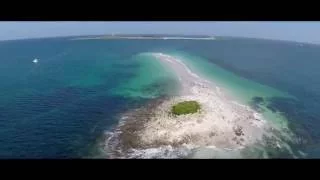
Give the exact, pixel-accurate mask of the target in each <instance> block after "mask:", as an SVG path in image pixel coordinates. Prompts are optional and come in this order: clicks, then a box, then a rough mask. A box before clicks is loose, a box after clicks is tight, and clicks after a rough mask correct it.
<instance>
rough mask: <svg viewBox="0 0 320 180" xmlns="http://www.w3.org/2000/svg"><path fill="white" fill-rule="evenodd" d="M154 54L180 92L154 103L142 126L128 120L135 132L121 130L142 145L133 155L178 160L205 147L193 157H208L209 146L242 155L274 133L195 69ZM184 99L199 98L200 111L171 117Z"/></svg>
mask: <svg viewBox="0 0 320 180" xmlns="http://www.w3.org/2000/svg"><path fill="white" fill-rule="evenodd" d="M152 55H153V56H155V57H156V58H157V60H159V61H161V62H162V63H164V64H165V65H166V66H167V67H168V68H170V69H172V70H173V72H175V73H176V75H177V76H178V79H179V81H180V86H181V88H180V93H179V96H176V97H173V98H170V99H167V100H165V101H163V102H161V103H160V104H159V105H156V107H152V108H153V112H154V113H153V115H152V116H150V117H149V119H148V120H144V119H141V118H143V117H140V116H139V120H138V121H136V122H139V123H142V124H139V123H136V124H139V125H136V124H135V125H132V124H131V125H128V124H126V123H124V125H125V126H127V127H129V126H132V127H133V126H134V128H131V129H134V130H132V133H131V132H130V133H129V132H128V131H129V129H130V128H127V129H125V130H122V131H124V132H123V133H127V135H126V138H127V137H130V138H129V139H131V138H132V139H134V140H133V141H138V143H137V144H139V147H138V148H131V150H130V152H131V153H132V154H131V155H130V157H133V158H150V157H151V158H152V157H157V158H159V157H161V158H168V157H173V158H177V156H175V155H176V154H178V153H180V154H183V153H185V156H190V155H187V154H188V152H190V151H188V150H192V149H202V150H203V152H204V153H205V154H207V155H204V154H203V153H202V154H201V153H200V154H199V153H195V155H194V157H195V158H197V157H199V158H203V157H205V158H210V157H208V156H210V155H208V154H210V153H212V152H210V151H207V150H208V149H215V150H216V152H215V153H216V155H217V153H222V154H224V156H229V155H230V156H232V155H231V154H228V153H227V155H226V154H225V151H233V152H232V153H233V154H234V153H235V154H237V155H235V156H236V157H238V158H239V157H240V155H239V151H238V150H241V149H243V148H245V147H248V146H250V145H254V144H255V143H258V142H261V141H262V138H263V136H264V135H266V136H269V135H271V134H270V133H268V132H267V130H268V129H270V128H271V125H270V124H269V122H268V121H266V120H264V119H263V117H262V115H261V114H259V113H258V112H256V111H254V110H253V109H251V108H250V107H249V106H246V105H242V104H239V103H237V102H236V101H235V100H234V99H233V98H231V96H229V95H227V94H226V93H225V92H224V90H223V89H222V88H219V87H218V86H216V85H215V84H214V83H213V82H211V81H208V80H206V79H204V78H201V77H199V76H198V75H196V74H195V73H193V72H192V71H191V70H190V69H189V68H188V67H187V66H186V65H185V64H184V63H183V62H182V61H181V60H179V59H177V58H175V57H172V56H169V55H165V54H162V53H152ZM186 100H196V101H197V102H199V104H200V106H201V110H200V111H199V112H197V113H194V114H187V115H180V116H173V115H172V114H171V113H170V111H171V107H172V105H174V104H176V103H178V102H181V101H186ZM129 116H130V115H129ZM126 118H127V117H126ZM131 122H134V121H131ZM129 124H130V123H129ZM130 131H131V130H130ZM119 132H120V131H119ZM269 137H270V136H269ZM126 142H128V141H126ZM144 147H145V148H144ZM185 150H186V151H185ZM212 157H213V156H212Z"/></svg>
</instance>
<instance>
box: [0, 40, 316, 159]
mask: <svg viewBox="0 0 320 180" xmlns="http://www.w3.org/2000/svg"><path fill="white" fill-rule="evenodd" d="M319 50H320V47H319V46H316V45H308V44H304V45H303V46H301V45H300V44H297V43H290V42H280V41H267V40H256V39H240V38H237V39H235V38H228V37H218V38H217V40H213V41H199V40H197V41H194V40H82V41H72V40H70V39H69V38H51V39H38V40H21V41H2V42H0V63H1V66H0V80H1V86H0V92H1V94H0V144H1V146H0V158H71V157H95V156H97V153H98V152H97V151H98V148H97V144H100V143H101V141H102V140H103V136H104V135H103V134H104V132H105V131H106V130H108V129H110V128H111V127H112V126H115V125H116V124H117V122H118V120H119V116H120V115H121V113H123V112H125V111H127V110H129V109H132V108H134V107H139V106H141V105H144V104H145V103H146V102H148V101H149V100H151V99H153V98H156V97H159V96H163V95H175V93H176V90H177V86H176V82H177V80H176V77H175V75H174V73H172V72H170V70H169V69H168V68H166V67H165V66H162V64H161V63H159V62H158V61H156V60H155V59H154V58H152V57H151V56H150V55H148V53H149V52H163V53H168V54H170V55H174V56H176V57H180V58H182V59H183V60H184V62H185V63H186V64H187V65H188V66H189V67H190V68H191V69H192V70H194V71H195V72H197V73H199V74H200V75H202V76H203V77H205V78H208V79H210V80H212V81H214V82H216V83H217V84H219V86H221V87H223V88H225V89H226V90H227V91H229V92H230V94H232V95H234V96H235V97H236V98H238V100H239V101H241V102H243V103H245V104H249V105H251V106H252V107H254V108H256V109H257V110H259V111H261V112H263V114H264V115H265V116H266V117H268V119H270V120H271V121H274V122H275V123H277V124H278V125H279V126H281V127H286V128H288V129H289V130H290V131H292V132H294V133H295V134H296V135H297V136H298V137H299V138H298V140H297V141H295V143H289V145H290V146H291V147H292V149H293V152H294V154H299V153H298V152H299V151H303V152H304V153H306V154H307V157H318V156H319V155H320V152H319V151H318V150H319V149H320V148H319V146H318V144H319V136H320V131H319V129H320V122H319V117H320V114H319V112H320V111H318V110H319V108H320V93H319V92H320V91H319V90H320V86H319V85H320V80H319V79H318V78H317V77H319V75H320V74H319V72H320V71H318V68H319V67H320V64H319V61H318V59H320V53H319V52H320V51H319ZM34 58H38V59H39V63H37V64H34V63H32V60H33V59H34ZM265 153H269V155H268V156H269V157H288V156H291V155H288V154H286V153H287V152H280V153H275V152H265ZM252 154H254V152H252Z"/></svg>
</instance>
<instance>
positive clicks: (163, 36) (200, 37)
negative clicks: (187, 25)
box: [72, 34, 215, 40]
mask: <svg viewBox="0 0 320 180" xmlns="http://www.w3.org/2000/svg"><path fill="white" fill-rule="evenodd" d="M88 39H164V40H166V39H193V40H214V39H215V37H213V36H207V35H172V34H170V35H168V34H111V35H98V36H97V35H90V36H83V37H76V38H73V39H72V40H88Z"/></svg>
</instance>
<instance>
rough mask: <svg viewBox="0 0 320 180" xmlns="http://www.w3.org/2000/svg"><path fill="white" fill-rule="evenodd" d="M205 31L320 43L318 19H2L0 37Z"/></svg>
mask: <svg viewBox="0 0 320 180" xmlns="http://www.w3.org/2000/svg"><path fill="white" fill-rule="evenodd" d="M109 33H128V34H130V33H131V34H138V33H140V34H144V33H145V34H148V33H149V34H151V33H152V34H162V33H168V34H201V35H217V36H238V37H255V38H266V39H280V40H291V41H299V42H311V43H320V21H319V22H317V21H315V22H281V21H278V22H266V21H265V22H255V21H251V22H239V21H238V22H231V21H229V22H222V21H218V22H214V21H212V22H209V21H205V22H164V21H162V22H147V21H145V22H116V21H115V22H98V21H96V22H86V21H75V22H70V21H69V22H68V21H65V22H62V21H61V22H0V40H8V39H20V38H37V37H51V36H68V35H87V34H109Z"/></svg>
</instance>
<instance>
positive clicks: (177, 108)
mask: <svg viewBox="0 0 320 180" xmlns="http://www.w3.org/2000/svg"><path fill="white" fill-rule="evenodd" d="M198 110H200V104H199V103H198V102H197V101H183V102H180V103H178V104H175V105H173V106H172V110H171V112H172V113H173V114H174V115H181V114H191V113H196V112H198Z"/></svg>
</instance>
